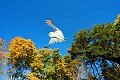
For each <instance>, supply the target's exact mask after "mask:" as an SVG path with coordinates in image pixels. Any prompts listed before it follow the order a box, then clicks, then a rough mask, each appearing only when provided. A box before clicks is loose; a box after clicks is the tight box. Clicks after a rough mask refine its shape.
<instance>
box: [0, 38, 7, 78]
mask: <svg viewBox="0 0 120 80" xmlns="http://www.w3.org/2000/svg"><path fill="white" fill-rule="evenodd" d="M6 43H7V41H6V40H4V39H2V38H0V76H2V77H5V78H6V79H8V76H7V74H6V73H7V70H6V69H5V68H6V65H7V59H6V51H7V49H6V47H7V45H6Z"/></svg>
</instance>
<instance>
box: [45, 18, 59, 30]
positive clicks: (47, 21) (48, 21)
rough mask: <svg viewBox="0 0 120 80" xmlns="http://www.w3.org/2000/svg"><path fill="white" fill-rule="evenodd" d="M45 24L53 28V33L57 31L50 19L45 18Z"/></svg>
mask: <svg viewBox="0 0 120 80" xmlns="http://www.w3.org/2000/svg"><path fill="white" fill-rule="evenodd" d="M46 23H47V24H48V25H49V26H51V27H53V29H54V30H55V31H57V30H59V29H58V28H57V27H56V26H55V25H54V23H53V21H52V20H51V19H49V18H47V19H46Z"/></svg>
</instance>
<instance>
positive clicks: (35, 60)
mask: <svg viewBox="0 0 120 80" xmlns="http://www.w3.org/2000/svg"><path fill="white" fill-rule="evenodd" d="M41 60H42V54H37V55H36V56H35V57H34V58H33V61H32V63H30V66H31V67H32V68H34V70H37V69H42V68H43V67H44V64H43V63H42V62H41Z"/></svg>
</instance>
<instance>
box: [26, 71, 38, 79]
mask: <svg viewBox="0 0 120 80" xmlns="http://www.w3.org/2000/svg"><path fill="white" fill-rule="evenodd" d="M27 78H28V79H29V80H39V79H38V78H37V77H36V76H35V75H34V73H28V74H27Z"/></svg>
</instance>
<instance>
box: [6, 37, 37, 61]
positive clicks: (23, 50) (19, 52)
mask: <svg viewBox="0 0 120 80" xmlns="http://www.w3.org/2000/svg"><path fill="white" fill-rule="evenodd" d="M8 50H9V51H10V52H9V53H8V54H7V55H8V59H10V60H11V62H12V63H15V62H16V61H15V60H13V59H19V60H21V59H23V58H24V59H25V58H29V57H31V56H33V55H35V52H36V48H35V45H34V43H33V42H32V41H31V40H29V39H28V40H25V39H24V38H21V37H15V38H14V39H13V40H12V41H11V42H10V45H9V47H8Z"/></svg>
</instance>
